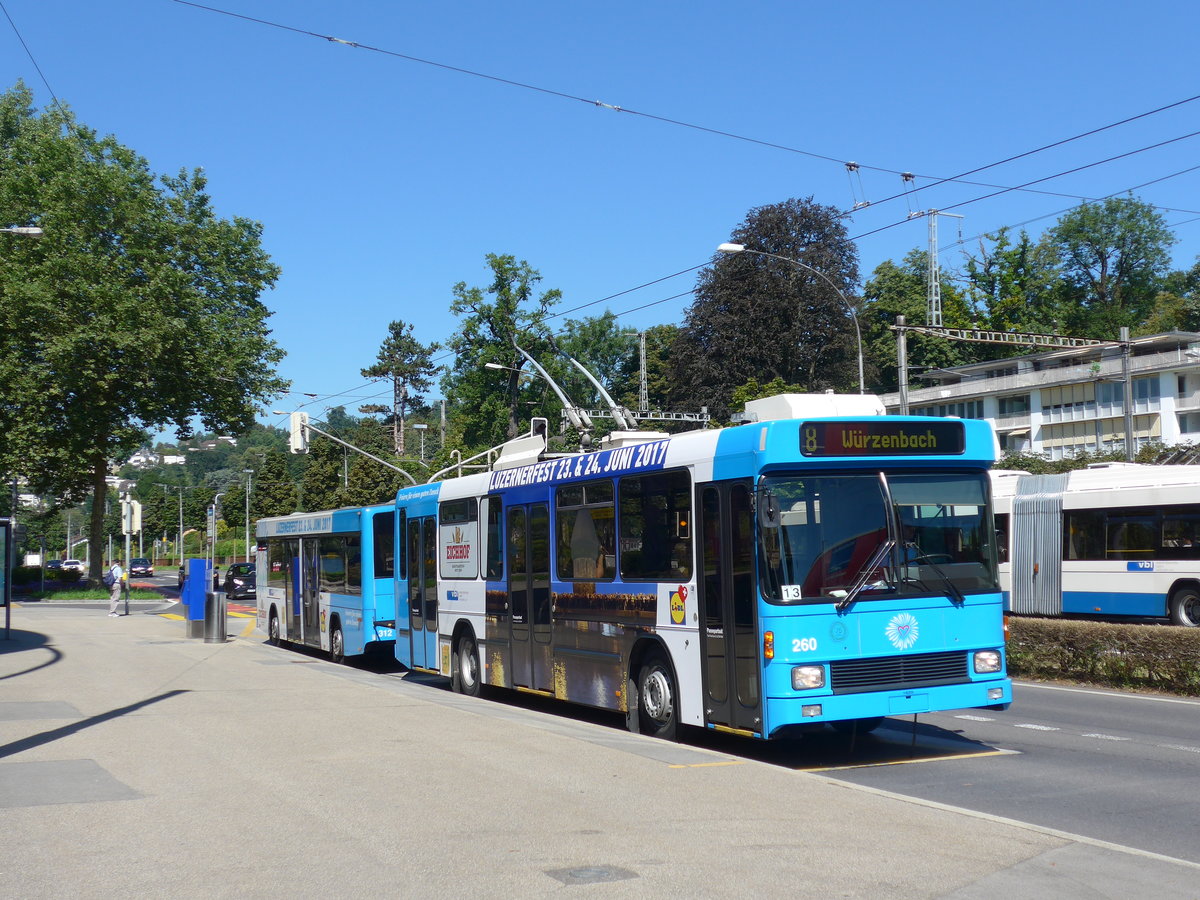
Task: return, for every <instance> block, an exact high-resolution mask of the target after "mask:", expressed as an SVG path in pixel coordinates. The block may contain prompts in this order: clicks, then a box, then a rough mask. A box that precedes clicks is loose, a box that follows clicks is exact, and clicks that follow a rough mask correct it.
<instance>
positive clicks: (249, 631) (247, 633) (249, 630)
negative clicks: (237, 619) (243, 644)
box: [238, 622, 257, 637]
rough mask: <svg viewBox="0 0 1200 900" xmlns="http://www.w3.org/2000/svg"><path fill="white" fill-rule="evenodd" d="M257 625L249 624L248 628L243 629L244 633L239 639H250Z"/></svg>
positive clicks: (247, 624)
mask: <svg viewBox="0 0 1200 900" xmlns="http://www.w3.org/2000/svg"><path fill="white" fill-rule="evenodd" d="M256 624H257V623H255V622H247V623H246V627H245V628H243V629H242V633H241V634H240V635H238V637H250V635H252V634H253V633H254V626H255V625H256Z"/></svg>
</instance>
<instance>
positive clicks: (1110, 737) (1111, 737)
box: [1082, 732, 1129, 741]
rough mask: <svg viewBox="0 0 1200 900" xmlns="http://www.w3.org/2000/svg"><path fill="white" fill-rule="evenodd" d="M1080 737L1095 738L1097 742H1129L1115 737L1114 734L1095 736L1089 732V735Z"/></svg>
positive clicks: (1095, 734) (1123, 738) (1124, 738)
mask: <svg viewBox="0 0 1200 900" xmlns="http://www.w3.org/2000/svg"><path fill="white" fill-rule="evenodd" d="M1082 737H1090V738H1096V739H1097V740H1101V741H1127V740H1129V738H1126V737H1117V736H1116V735H1115V734H1097V733H1096V732H1091V733H1089V734H1085V735H1082Z"/></svg>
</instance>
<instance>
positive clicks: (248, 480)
mask: <svg viewBox="0 0 1200 900" xmlns="http://www.w3.org/2000/svg"><path fill="white" fill-rule="evenodd" d="M242 474H243V475H245V476H246V562H250V484H251V481H252V480H253V478H254V470H253V469H242Z"/></svg>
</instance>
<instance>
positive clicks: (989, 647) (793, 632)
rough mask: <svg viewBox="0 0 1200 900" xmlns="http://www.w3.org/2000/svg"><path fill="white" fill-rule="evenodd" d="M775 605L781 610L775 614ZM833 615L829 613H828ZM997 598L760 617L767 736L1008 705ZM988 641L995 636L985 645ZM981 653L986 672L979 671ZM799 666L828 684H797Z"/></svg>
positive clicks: (865, 604)
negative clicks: (765, 651)
mask: <svg viewBox="0 0 1200 900" xmlns="http://www.w3.org/2000/svg"><path fill="white" fill-rule="evenodd" d="M777 609H778V608H776V610H777ZM827 609H828V608H827ZM1000 609H1001V604H1000V597H999V595H998V594H994V595H983V596H970V597H968V598H967V600H966V602H965V603H964V604H961V605H953V604H951V603H950V601H949V600H947V599H944V598H928V599H925V600H913V599H909V600H906V601H904V602H903V603H901V602H899V601H894V602H892V601H877V602H859V603H858V604H855V605H853V606H851V607H850V608H849V609H847V610H846V611H844V612H842V613H838V612H836V611H833V610H832V609H830V610H829V611H828V612H816V611H815V610H810V611H806V612H804V613H800V614H797V613H795V612H793V613H791V614H786V615H778V614H776V615H770V614H768V615H764V616H763V619H762V629H763V632H764V634H765V633H766V632H770V633H771V634H772V635H773V646H774V658H773V659H772V660H770V661H769V662H768V663H767V664H766V666H765V670H764V697H765V699H766V709H765V710H764V719H765V726H766V730H767V733H768V734H769V733H771V732H773V731H776V730H778V729H779V728H781V727H784V726H789V725H800V724H812V723H817V722H831V721H839V720H845V719H867V718H874V717H876V716H891V715H903V714H906V713H907V714H911V713H923V712H934V711H938V710H946V709H967V708H979V707H991V708H1002V707H1005V706H1007V705H1008V704H1009V703H1011V702H1012V681H1011V680H1010V679H1009V678H1008V677H1007V675H1006V674H1005V673H1006V665H1005V655H1004V645H1003V642H1002V640H1000V641H999V642H996V639H999V638H1000V637H1001V635H1002V631H1001V626H1000V618H1001V611H1000ZM989 637H990V638H993V641H992V642H989V640H988V639H989ZM976 653H982V654H983V656H981V657H980V660H979V663H980V665H982V666H983V667H984V668H991V667H993V666H995V665H996V664H997V660H998V670H996V671H985V672H978V671H976ZM796 667H819V668H820V669H821V670H822V676H823V681H824V683H823V685H822V686H820V687H812V688H807V687H797V686H796V685H794V683H793V669H794V668H796Z"/></svg>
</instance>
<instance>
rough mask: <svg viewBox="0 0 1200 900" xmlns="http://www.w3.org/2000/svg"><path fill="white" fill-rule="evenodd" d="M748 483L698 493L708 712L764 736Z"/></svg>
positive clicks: (711, 718) (716, 720)
mask: <svg viewBox="0 0 1200 900" xmlns="http://www.w3.org/2000/svg"><path fill="white" fill-rule="evenodd" d="M750 489H751V484H750V482H749V481H745V482H743V481H737V482H721V483H713V484H706V485H702V486H701V487H700V488H699V491H698V493H699V495H700V496H699V502H698V503H697V509H698V510H699V513H700V523H699V526H700V528H699V531H700V535H701V540H700V546H699V554H700V559H699V571H700V578H699V579H698V580H697V582H698V587H699V590H700V609H701V610H702V615H703V616H704V621H703V623H702V625H701V628H700V642H701V654H702V656H703V659H704V710H705V717H706V720H707V722H708V723H709V724H711V725H723V726H725V727H727V728H734V729H738V730H740V731H751V732H755V733H761V732H762V698H761V691H760V689H759V681H760V679H759V661H758V616H757V609H758V604H757V603H756V602H755V592H754V516H753V512H752V506H751V502H750Z"/></svg>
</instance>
